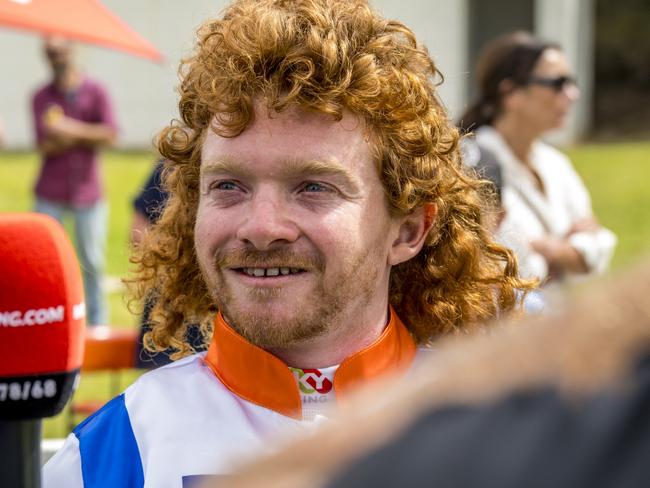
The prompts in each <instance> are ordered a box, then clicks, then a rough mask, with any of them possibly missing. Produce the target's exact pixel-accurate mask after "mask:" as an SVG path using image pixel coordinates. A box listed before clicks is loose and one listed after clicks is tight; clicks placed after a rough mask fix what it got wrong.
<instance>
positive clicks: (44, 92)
mask: <svg viewBox="0 0 650 488" xmlns="http://www.w3.org/2000/svg"><path fill="white" fill-rule="evenodd" d="M51 90H52V83H47V84H45V85H43V86H41V87H39V88H37V89H36V90H35V91H34V92H33V93H32V101H33V102H39V101H41V100H43V98H45V97H47V96H48V95H49V93H50V91H51Z"/></svg>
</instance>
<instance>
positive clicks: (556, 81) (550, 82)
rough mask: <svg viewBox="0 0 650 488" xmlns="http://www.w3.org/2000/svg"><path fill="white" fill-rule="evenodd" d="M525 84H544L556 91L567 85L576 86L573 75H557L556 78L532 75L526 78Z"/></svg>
mask: <svg viewBox="0 0 650 488" xmlns="http://www.w3.org/2000/svg"><path fill="white" fill-rule="evenodd" d="M526 84H527V85H541V86H546V87H548V88H550V89H551V90H553V91H554V92H556V93H560V92H561V91H562V90H564V88H566V87H569V86H578V83H577V81H576V79H575V78H574V77H573V76H558V77H557V78H541V77H536V76H533V77H531V78H528V81H527V82H526Z"/></svg>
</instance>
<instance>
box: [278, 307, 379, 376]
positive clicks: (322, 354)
mask: <svg viewBox="0 0 650 488" xmlns="http://www.w3.org/2000/svg"><path fill="white" fill-rule="evenodd" d="M376 310H377V312H375V313H370V314H366V316H365V317H362V316H361V315H354V314H349V315H348V316H352V317H359V318H353V319H351V320H350V319H347V320H346V322H347V323H346V324H345V325H343V324H337V326H336V327H333V328H332V330H331V331H330V332H328V333H327V334H325V335H323V336H321V337H317V338H315V339H312V340H309V341H306V342H301V343H299V344H297V345H295V346H290V347H286V348H283V347H278V348H272V349H269V352H270V353H272V354H273V355H275V356H277V357H279V358H280V359H282V361H284V362H285V363H286V364H287V365H289V366H293V367H296V368H301V369H308V368H325V367H328V366H334V365H337V364H341V363H342V362H343V360H345V359H346V358H348V357H350V356H352V355H353V354H355V353H357V352H359V351H360V350H362V349H365V348H366V347H368V346H369V345H370V344H372V343H373V342H375V341H376V340H377V339H378V338H379V336H381V333H382V332H383V331H384V329H385V328H386V325H387V324H388V320H389V319H390V317H389V314H388V301H387V300H386V303H385V304H384V305H383V307H377V308H376Z"/></svg>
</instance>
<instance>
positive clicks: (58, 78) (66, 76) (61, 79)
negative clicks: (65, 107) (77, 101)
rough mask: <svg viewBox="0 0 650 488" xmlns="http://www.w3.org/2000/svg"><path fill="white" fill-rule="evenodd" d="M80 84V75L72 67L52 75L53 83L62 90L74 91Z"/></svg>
mask: <svg viewBox="0 0 650 488" xmlns="http://www.w3.org/2000/svg"><path fill="white" fill-rule="evenodd" d="M80 84H81V75H80V74H79V72H78V71H77V70H76V69H74V68H73V67H70V68H68V69H66V70H65V71H63V72H62V73H60V74H56V75H54V85H55V86H56V87H57V88H58V89H59V90H61V91H63V92H69V91H74V90H75V89H76V88H78V87H79V85H80Z"/></svg>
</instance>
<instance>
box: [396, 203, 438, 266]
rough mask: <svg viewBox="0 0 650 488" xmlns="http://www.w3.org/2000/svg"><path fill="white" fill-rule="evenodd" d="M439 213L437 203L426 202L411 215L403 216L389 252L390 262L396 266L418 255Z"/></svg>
mask: <svg viewBox="0 0 650 488" xmlns="http://www.w3.org/2000/svg"><path fill="white" fill-rule="evenodd" d="M437 215H438V206H437V205H436V204H435V203H425V204H424V205H422V206H421V207H418V208H416V209H415V210H413V212H411V213H410V214H409V215H407V216H405V217H401V219H400V222H399V227H398V229H397V238H396V239H395V241H393V244H392V246H391V248H390V251H389V253H388V264H389V265H391V266H395V265H397V264H400V263H403V262H405V261H408V260H409V259H411V258H414V257H415V256H417V254H418V253H419V252H420V251H421V250H422V246H424V243H425V241H426V239H427V235H429V231H430V230H431V227H433V223H434V222H435V221H436V216H437Z"/></svg>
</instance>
